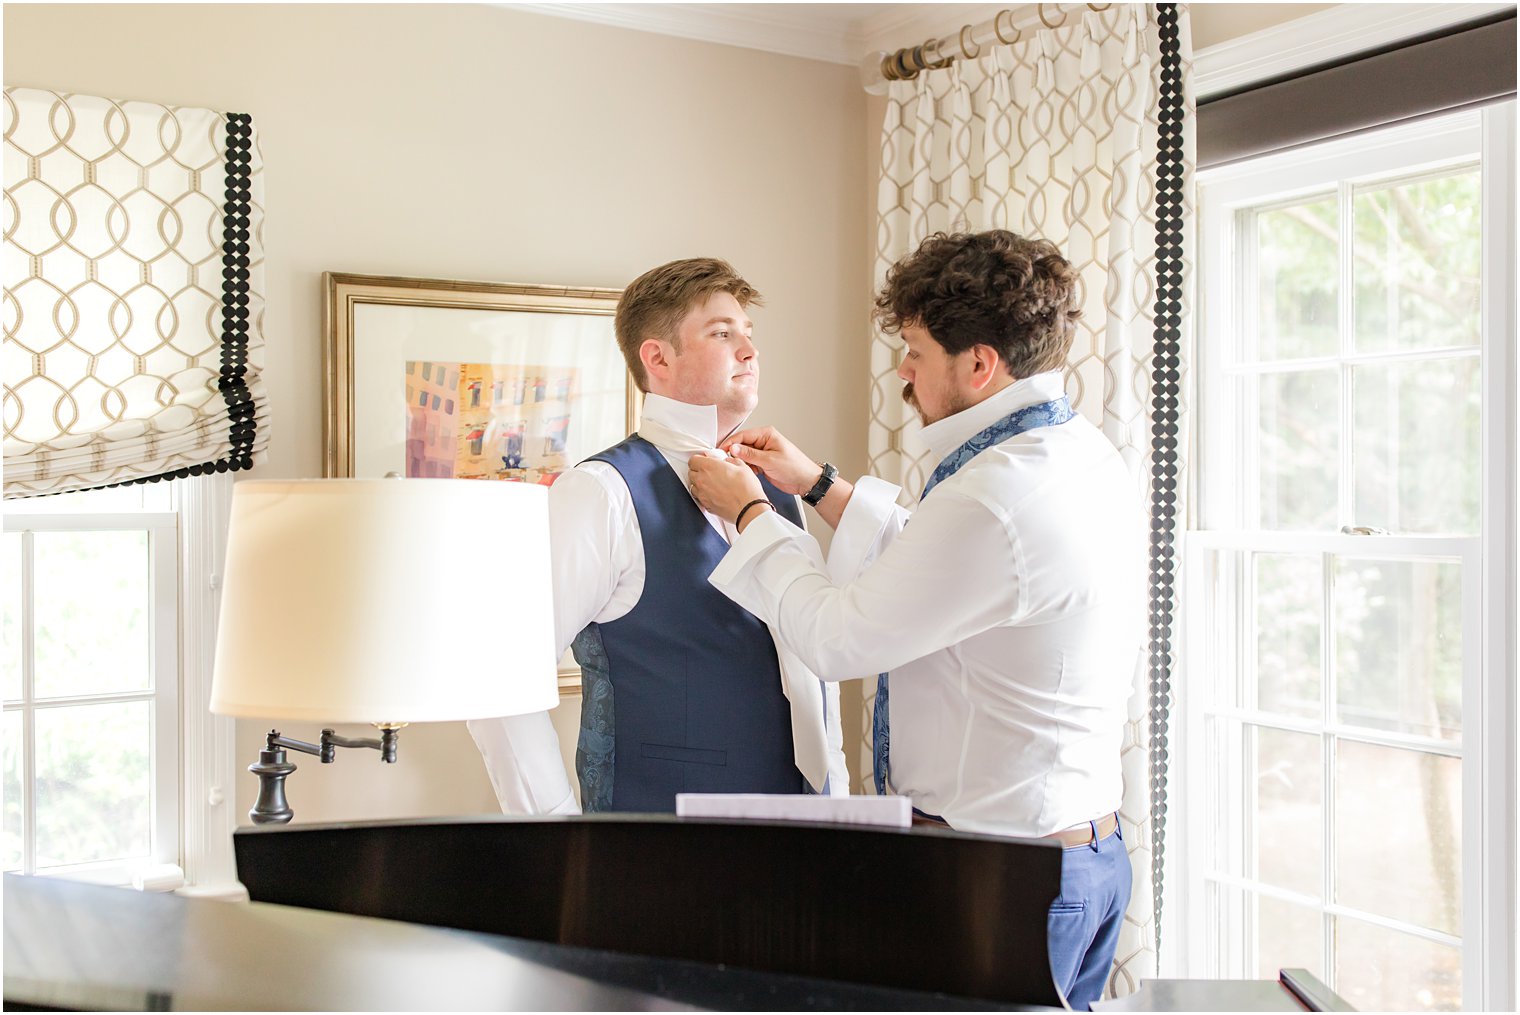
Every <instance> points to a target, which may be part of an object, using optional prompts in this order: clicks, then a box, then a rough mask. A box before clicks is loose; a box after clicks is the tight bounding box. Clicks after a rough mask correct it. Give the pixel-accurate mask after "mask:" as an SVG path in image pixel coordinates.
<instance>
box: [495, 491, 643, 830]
mask: <svg viewBox="0 0 1520 1015" xmlns="http://www.w3.org/2000/svg"><path fill="white" fill-rule="evenodd" d="M598 466H599V463H591V464H590V465H587V466H582V467H580V468H575V469H571V470H570V471H569V472H566V473H564V474H563V475H561V476H560V477H559V478H558V479H557V480H555V482H554V485H553V486H551V487H550V488H549V556H550V566H551V568H552V571H553V582H554V645H555V657H556V658H558V657H559V656H562V655H564V654H565V652H566V650H567V649H569V647H570V643H571V642H572V641H574V640H575V636H576V635H577V634H579V633H580V632H581V631H582V630H583V629H584V628H585V627H586V625H587V624H590V623H591V622H592V621H594V620H596V619H597V618H598V617H599V616H600V615H601V613H602V612H603V610H604V609H605V608H606V607H607V605H608V603H609V601H610V600H611V599H612V598H613V596H614V593H615V592H616V591H617V590H618V585H619V581H620V580H621V579H622V578H624V577H626V575H627V572H628V570H629V564H630V553H629V547H630V545H631V544H632V542H634V541H633V540H630V539H629V538H627V534H626V531H625V530H626V528H627V525H628V516H629V515H630V514H631V512H632V509H633V504H632V501H631V500H630V498H629V497H628V496H627V494H626V490H627V487H626V486H624V487H622V489H623V491H625V492H624V495H623V496H622V497H621V498H618V497H617V496H616V495H615V491H614V490H613V489H611V488H610V484H611V483H616V484H619V485H621V484H622V480H621V479H620V478H616V477H615V475H614V478H611V479H609V478H608V476H606V475H605V474H604V473H605V472H614V470H611V469H609V468H606V467H598ZM640 579H642V576H640ZM637 595H638V592H637V590H635V591H634V598H635V599H637ZM625 612H626V611H625ZM469 730H470V735H471V736H472V737H474V738H475V745H476V747H478V748H479V749H480V753H481V756H482V757H483V758H484V759H485V763H486V772H487V774H488V775H489V776H490V779H491V788H492V789H493V790H495V792H496V800H497V803H498V804H500V805H501V809H502V811H503V812H505V813H507V814H578V813H580V808H579V806H577V805H576V802H575V793H574V791H573V790H572V789H571V787H570V778H569V774H568V773H567V772H566V771H565V764H564V761H563V760H561V755H560V746H559V736H558V735H557V734H556V733H555V731H554V724H553V722H552V721H551V720H550V718H549V713H548V712H535V713H533V714H532V715H520V716H503V717H500V718H496V719H475V720H471V722H470V723H469Z"/></svg>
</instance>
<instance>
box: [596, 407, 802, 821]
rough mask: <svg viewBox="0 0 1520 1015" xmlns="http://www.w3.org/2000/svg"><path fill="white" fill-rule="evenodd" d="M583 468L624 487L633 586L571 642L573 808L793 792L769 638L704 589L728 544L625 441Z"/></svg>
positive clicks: (624, 807)
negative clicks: (625, 601) (611, 612)
mask: <svg viewBox="0 0 1520 1015" xmlns="http://www.w3.org/2000/svg"><path fill="white" fill-rule="evenodd" d="M588 461H593V462H605V463H607V464H608V465H610V466H612V467H613V468H614V469H616V470H617V471H618V474H619V475H621V476H622V477H623V482H625V483H626V484H628V492H629V493H630V494H631V495H632V497H633V509H634V512H635V514H636V515H637V516H638V519H639V531H640V534H641V535H642V538H643V543H644V591H643V593H642V594H641V595H640V596H639V601H638V603H637V604H635V605H634V607H633V609H632V610H630V611H629V612H628V613H627V614H626V615H625V616H622V617H619V618H618V619H617V620H613V621H609V622H607V623H605V624H591V625H589V626H588V627H587V628H586V629H585V630H584V631H582V632H581V633H580V634H579V635H578V636H577V637H576V639H575V642H574V644H573V646H572V648H573V650H574V652H575V659H576V662H578V663H580V666H581V681H582V697H581V734H580V742H579V744H578V745H577V747H576V752H575V771H576V775H577V776H578V777H579V779H580V783H581V807H582V809H583V810H585V811H588V812H590V811H646V812H647V811H665V812H671V811H674V810H675V798H676V794H677V793H801V792H803V791H804V787H805V786H806V780H804V779H803V777H802V774H801V773H800V772H798V771H797V766H796V763H795V762H794V761H793V752H792V721H791V711H790V708H789V706H788V704H787V700H786V696H785V695H784V694H783V693H782V690H781V670H780V666H779V665H778V664H777V661H776V646H775V642H774V641H772V639H771V634H770V631H769V629H767V628H766V626H765V624H764V623H762V622H761V621H760V620H759V619H758V618H757V617H755V616H754V615H753V614H751V613H749V612H748V611H747V610H745V609H743V608H742V607H739V606H736V605H734V603H732V602H731V601H730V600H729V599H728V598H727V597H726V596H724V595H723V594H722V593H721V592H719V591H718V590H717V589H715V588H713V587H712V586H711V585H709V584H708V583H707V576H708V575H710V574H712V572H713V569H714V568H716V567H717V566H718V562H719V561H720V560H722V559H723V555H724V554H725V553H727V552H728V544H727V543H726V542H724V540H723V537H722V536H720V535H718V533H717V532H716V531H715V530H714V529H713V527H712V525H711V524H710V523H709V522H708V521H707V519H706V518H705V517H704V516H703V514H702V511H701V509H699V508H698V507H697V505H696V503H695V502H694V501H693V500H692V499H691V494H690V493H688V492H687V490H686V487H685V486H683V485H682V484H681V480H680V479H679V478H678V477H677V476H676V474H675V472H674V471H672V470H671V468H670V465H669V464H668V463H667V462H666V461H665V458H664V456H663V455H661V454H660V452H659V449H657V448H656V447H655V446H654V445H653V444H650V443H649V442H648V441H646V440H644V439H643V438H642V437H639V436H638V435H637V434H635V435H633V436H632V437H629V438H628V439H627V440H625V441H623V442H622V443H621V444H618V445H617V446H615V447H612V448H609V449H607V450H606V451H603V452H602V453H601V454H598V455H593V456H592V457H591V458H590V459H588ZM761 485H762V486H763V487H765V493H766V496H768V497H769V498H770V499H771V502H772V503H773V504H775V505H776V506H777V509H778V510H779V511H780V512H781V514H782V516H783V517H785V518H788V519H789V520H791V521H793V522H795V523H797V524H799V525H800V524H801V522H802V519H801V512H800V510H799V509H798V507H797V500H796V498H795V497H792V496H790V495H788V494H783V493H781V492H780V491H779V490H777V489H776V488H775V487H774V486H771V485H770V484H769V483H768V482H766V481H765V479H764V478H763V477H762V479H761Z"/></svg>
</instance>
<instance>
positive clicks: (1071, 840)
mask: <svg viewBox="0 0 1520 1015" xmlns="http://www.w3.org/2000/svg"><path fill="white" fill-rule="evenodd" d="M1094 825H1096V826H1097V828H1098V840H1099V841H1100V842H1101V841H1102V840H1104V839H1106V838H1108V837H1109V836H1110V835H1113V834H1114V829H1116V828H1118V827H1119V815H1117V814H1105V815H1103V816H1102V817H1101V818H1099V819H1098V820H1097V821H1084V822H1082V823H1081V824H1080V825H1077V826H1076V827H1074V828H1068V829H1066V830H1065V831H1061V832H1054V833H1052V834H1050V835H1047V836H1045V838H1047V839H1051V840H1053V841H1055V842H1059V843H1060V844H1061V845H1063V846H1065V847H1066V848H1067V849H1070V848H1071V847H1072V846H1087V845H1090V844H1091V843H1092V841H1093V826H1094Z"/></svg>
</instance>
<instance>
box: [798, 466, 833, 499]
mask: <svg viewBox="0 0 1520 1015" xmlns="http://www.w3.org/2000/svg"><path fill="white" fill-rule="evenodd" d="M838 476H839V470H838V469H836V468H834V466H832V465H830V464H829V463H828V462H824V463H823V475H821V476H819V477H818V482H816V483H814V484H813V488H812V489H811V490H809V491H808V492H807V493H805V494H803V495H802V500H803V502H804V503H806V504H810V505H812V506H813V507H817V506H818V502H819V501H821V500H823V495H824V494H826V493H828V492H829V487H831V486H833V485H834V480H835V479H836V478H837V477H838Z"/></svg>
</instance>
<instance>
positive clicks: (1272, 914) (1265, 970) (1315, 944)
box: [1255, 896, 1325, 980]
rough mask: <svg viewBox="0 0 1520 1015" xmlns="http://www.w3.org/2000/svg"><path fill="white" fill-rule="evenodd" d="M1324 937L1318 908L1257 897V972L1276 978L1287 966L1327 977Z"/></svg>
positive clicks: (1264, 976)
mask: <svg viewBox="0 0 1520 1015" xmlns="http://www.w3.org/2000/svg"><path fill="white" fill-rule="evenodd" d="M1324 940H1325V920H1324V917H1323V916H1321V915H1320V911H1319V910H1318V909H1310V908H1309V907H1307V906H1299V905H1295V904H1293V903H1291V902H1282V901H1279V900H1277V899H1269V898H1266V897H1265V896H1258V897H1257V899H1256V973H1255V975H1256V976H1258V977H1261V978H1263V979H1270V980H1275V979H1277V974H1278V972H1279V971H1281V970H1283V969H1307V970H1309V972H1311V973H1313V974H1314V975H1315V976H1317V977H1319V978H1320V979H1321V980H1323V979H1325V972H1324V969H1325V947H1324Z"/></svg>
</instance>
